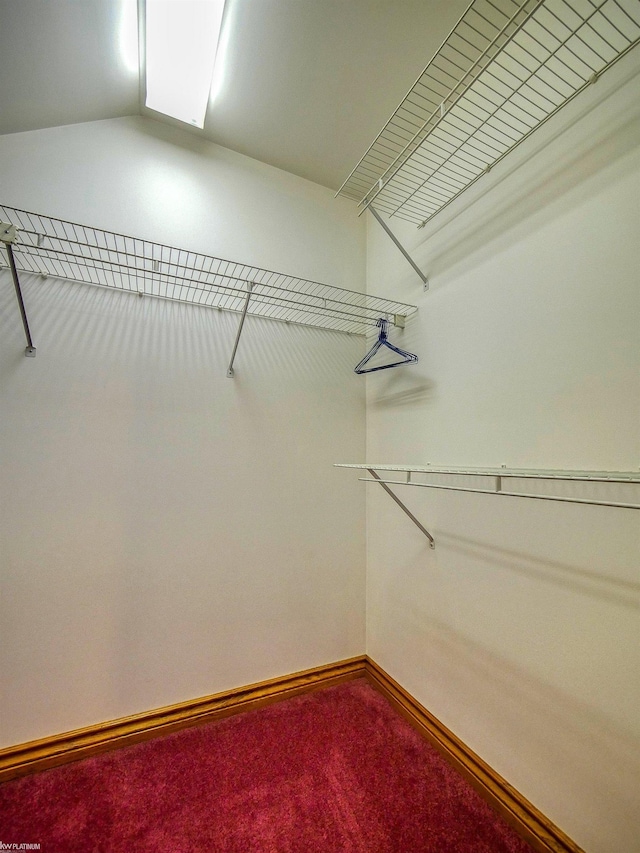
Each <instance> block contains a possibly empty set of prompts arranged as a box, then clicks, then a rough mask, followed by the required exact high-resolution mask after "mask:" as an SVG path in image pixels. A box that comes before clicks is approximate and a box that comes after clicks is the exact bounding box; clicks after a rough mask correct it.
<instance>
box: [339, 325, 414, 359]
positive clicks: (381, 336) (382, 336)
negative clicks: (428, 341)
mask: <svg viewBox="0 0 640 853" xmlns="http://www.w3.org/2000/svg"><path fill="white" fill-rule="evenodd" d="M388 325H389V321H388V320H385V319H384V317H380V319H379V320H378V322H377V323H376V326H379V328H380V331H379V332H378V340H377V341H376V342H375V344H374V345H373V346H372V347H371V349H370V350H369V352H368V353H367V354H366V355H365V357H364V358H363V359H362V361H361V362H360V363H359V364H357V365H356V366H355V367H354V368H353V369H354V371H355V373H373V372H374V371H375V370H386V369H387V368H389V367H398V366H399V365H400V364H415V363H416V361H417V360H418V356H417V355H414V354H413V353H412V352H405V351H404V350H403V349H399V348H398V347H394V345H393V344H391V343H389V340H388V338H387V326H388ZM380 347H386V348H387V349H390V350H392V351H393V352H395V353H396V354H397V355H401V356H402V360H401V361H392V362H391V364H382V365H380V367H367V366H366V365H367V364H368V363H369V362H370V361H371V359H372V358H373V356H374V355H375V354H376V353H377V352H378V350H379V349H380Z"/></svg>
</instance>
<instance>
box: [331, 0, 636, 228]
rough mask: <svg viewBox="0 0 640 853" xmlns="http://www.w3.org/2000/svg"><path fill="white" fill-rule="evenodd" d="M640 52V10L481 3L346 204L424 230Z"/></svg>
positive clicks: (532, 0)
mask: <svg viewBox="0 0 640 853" xmlns="http://www.w3.org/2000/svg"><path fill="white" fill-rule="evenodd" d="M639 42H640V0H473V2H471V3H470V5H469V6H468V8H467V10H466V11H465V13H464V14H463V15H462V17H461V18H460V20H459V21H458V23H457V24H456V26H455V27H454V28H453V30H452V31H451V33H450V34H449V36H448V37H447V39H446V40H445V41H444V43H443V44H442V46H441V47H440V48H439V50H438V51H437V52H436V54H435V55H434V57H433V58H432V59H431V61H430V62H429V64H428V65H427V67H426V68H425V70H424V71H423V72H422V74H421V75H420V77H419V78H418V79H417V80H416V82H415V83H414V85H413V86H412V87H411V89H410V90H409V92H408V94H407V95H406V97H405V98H404V99H403V101H402V102H401V103H400V105H399V106H398V108H397V109H396V110H395V112H394V113H393V115H392V116H391V118H390V119H389V121H388V122H387V124H386V125H385V126H384V128H383V129H382V131H381V132H380V133H379V135H378V136H377V137H376V139H375V140H374V141H373V143H372V144H371V146H370V147H369V149H368V150H367V151H366V153H365V154H364V156H363V157H362V159H361V160H360V162H359V163H358V164H357V166H356V167H355V168H354V169H353V171H352V172H351V174H350V175H349V177H348V178H347V179H346V181H345V182H344V183H343V185H342V186H341V187H340V189H339V190H338V193H337V195H343V196H346V197H348V198H351V199H354V200H356V201H357V202H358V203H359V205H360V206H361V208H362V210H364V209H366V208H368V207H370V206H371V210H372V212H374V211H378V212H382V213H385V214H386V215H387V216H395V217H398V218H400V219H404V220H406V221H408V222H411V223H414V224H417V225H418V226H423V225H425V224H426V223H427V222H428V221H429V220H430V219H431V218H432V217H433V216H435V215H436V214H437V213H438V212H439V211H440V210H442V209H443V208H444V207H446V206H447V205H448V204H450V203H451V202H452V201H453V200H454V199H455V198H457V197H458V196H459V195H460V194H461V193H462V192H464V190H466V189H467V188H468V187H469V186H471V184H473V183H475V182H476V181H477V180H478V179H479V178H480V177H482V175H484V174H485V173H486V172H488V171H489V170H490V169H491V168H492V167H493V166H494V165H495V164H496V163H498V162H499V161H500V160H502V158H503V157H505V156H506V155H507V154H508V153H509V152H510V151H512V150H513V149H514V148H515V147H516V146H517V145H519V144H520V143H521V142H522V141H523V140H525V139H526V138H527V137H529V136H530V135H531V134H532V133H533V132H534V131H535V130H537V129H538V128H539V127H540V126H541V125H542V124H543V123H544V122H546V121H547V120H548V119H549V118H551V117H552V116H553V115H555V114H556V113H557V112H558V111H559V110H561V109H562V107H564V106H565V105H566V104H567V103H569V101H571V100H572V99H573V98H574V97H575V96H576V95H578V94H579V93H580V92H581V91H582V90H583V89H585V88H586V87H587V86H589V85H590V84H592V83H594V82H595V81H596V80H597V79H598V77H599V76H600V75H601V74H602V73H603V72H604V71H606V70H607V69H608V68H609V67H611V66H612V65H613V64H614V63H615V62H617V61H618V60H619V59H620V58H621V57H622V56H624V55H625V54H626V53H628V52H629V51H630V50H632V48H634V47H635V46H636V45H637V44H638V43H639ZM374 202H375V208H374V207H373V203H374Z"/></svg>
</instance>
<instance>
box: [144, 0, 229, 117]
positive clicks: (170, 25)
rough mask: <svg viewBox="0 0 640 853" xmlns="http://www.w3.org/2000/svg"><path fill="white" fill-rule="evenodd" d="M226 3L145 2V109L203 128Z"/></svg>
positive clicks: (214, 0) (203, 0)
mask: <svg viewBox="0 0 640 853" xmlns="http://www.w3.org/2000/svg"><path fill="white" fill-rule="evenodd" d="M223 9H224V0H146V22H145V23H146V32H145V42H146V46H145V52H146V80H147V96H146V101H145V105H146V106H147V107H149V108H150V109H152V110H156V111H157V112H160V113H164V114H165V115H168V116H172V117H173V118H177V119H179V120H180V121H184V122H186V123H187V124H190V125H192V126H194V127H204V118H205V113H206V111H207V103H208V100H209V92H210V90H211V79H212V77H213V68H214V65H215V60H216V50H217V46H218V38H219V35H220V28H221V25H222V13H223Z"/></svg>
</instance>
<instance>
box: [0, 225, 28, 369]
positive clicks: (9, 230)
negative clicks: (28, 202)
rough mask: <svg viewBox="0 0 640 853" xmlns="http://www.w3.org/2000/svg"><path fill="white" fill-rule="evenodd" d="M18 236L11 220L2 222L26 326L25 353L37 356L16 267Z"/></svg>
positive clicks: (0, 231) (2, 238)
mask: <svg viewBox="0 0 640 853" xmlns="http://www.w3.org/2000/svg"><path fill="white" fill-rule="evenodd" d="M15 238H16V226H15V225H11V224H10V223H9V222H0V241H1V242H2V243H4V247H5V249H6V250H7V258H8V259H9V268H10V269H11V278H12V279H13V285H14V287H15V289H16V298H17V300H18V305H19V307H20V314H21V316H22V325H23V326H24V334H25V337H26V339H27V346H26V347H25V350H24V354H25V355H26V356H29V357H30V358H35V354H36V348H35V347H34V345H33V341H32V340H31V332H30V330H29V320H28V319H27V311H26V308H25V307H24V299H23V298H22V289H21V288H20V279H19V278H18V270H17V269H16V262H15V258H14V257H13V248H12V245H11V244H12V243H13V241H14V240H15Z"/></svg>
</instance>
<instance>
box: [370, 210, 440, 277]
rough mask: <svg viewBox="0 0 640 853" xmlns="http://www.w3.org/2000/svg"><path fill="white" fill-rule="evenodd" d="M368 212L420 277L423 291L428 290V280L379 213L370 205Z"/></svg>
mask: <svg viewBox="0 0 640 853" xmlns="http://www.w3.org/2000/svg"><path fill="white" fill-rule="evenodd" d="M369 210H370V211H371V213H372V214H373V215H374V216H375V218H376V219H377V220H378V222H379V223H380V225H381V226H382V227H383V228H384V230H385V231H386V232H387V234H388V235H389V237H390V238H391V239H392V240H393V242H394V243H395V245H396V246H397V247H398V249H399V250H400V251H401V252H402V254H403V255H404V257H405V258H406V259H407V261H409V263H410V264H411V266H412V267H413V268H414V270H415V271H416V272H417V273H418V275H419V276H420V278H421V279H422V283H423V284H424V289H425V290H428V289H429V279H428V278H427V277H426V275H425V274H424V273H423V272H422V270H421V269H420V267H419V266H418V265H417V264H416V262H415V261H414V260H413V258H412V257H411V255H410V254H409V253H408V252H407V250H406V249H405V247H404V246H403V245H402V243H401V242H400V241H399V240H398V238H397V237H396V235H395V234H394V233H393V231H392V230H391V229H390V228H389V226H388V225H387V223H386V222H385V221H384V219H383V218H382V217H381V216H380V214H379V213H378V211H377V210H376V209H375V207H373V206H372V205H369Z"/></svg>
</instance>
